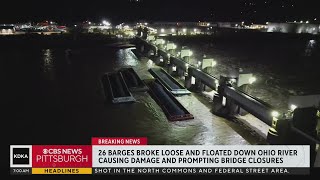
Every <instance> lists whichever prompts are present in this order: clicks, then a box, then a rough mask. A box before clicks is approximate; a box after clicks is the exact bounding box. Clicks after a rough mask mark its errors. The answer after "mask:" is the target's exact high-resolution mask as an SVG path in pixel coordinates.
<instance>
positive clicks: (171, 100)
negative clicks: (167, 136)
mask: <svg viewBox="0 0 320 180" xmlns="http://www.w3.org/2000/svg"><path fill="white" fill-rule="evenodd" d="M145 82H146V84H147V86H148V87H149V93H150V95H151V97H152V98H153V99H154V100H155V101H156V102H157V103H158V105H159V106H160V107H161V108H162V110H163V112H164V113H165V115H166V116H167V118H168V119H169V120H170V121H182V120H188V119H194V117H193V115H192V114H190V113H189V112H188V110H187V109H186V108H184V107H183V106H182V104H180V102H179V101H178V100H177V99H176V98H175V97H174V95H172V94H171V93H170V92H169V91H168V89H166V88H165V87H164V85H163V84H162V83H161V82H160V81H159V80H158V79H155V80H146V81H145Z"/></svg>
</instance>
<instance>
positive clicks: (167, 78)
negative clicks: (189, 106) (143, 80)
mask: <svg viewBox="0 0 320 180" xmlns="http://www.w3.org/2000/svg"><path fill="white" fill-rule="evenodd" d="M149 72H150V73H151V74H152V76H153V77H155V78H156V79H159V81H161V83H162V84H163V85H164V86H165V87H166V88H167V89H168V90H169V91H170V92H171V93H172V94H174V95H185V94H191V92H190V91H188V90H187V89H186V88H185V87H183V86H182V85H181V84H179V82H178V81H176V80H175V79H174V78H173V77H172V76H171V75H170V74H168V73H167V72H166V71H165V70H164V69H162V68H151V69H149Z"/></svg>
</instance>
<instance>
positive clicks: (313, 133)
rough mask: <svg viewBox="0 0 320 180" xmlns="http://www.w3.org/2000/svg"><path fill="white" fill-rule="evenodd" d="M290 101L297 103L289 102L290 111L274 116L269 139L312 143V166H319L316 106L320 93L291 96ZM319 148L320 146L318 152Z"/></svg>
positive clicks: (281, 141)
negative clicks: (283, 114) (317, 157)
mask: <svg viewBox="0 0 320 180" xmlns="http://www.w3.org/2000/svg"><path fill="white" fill-rule="evenodd" d="M310 99H312V100H310ZM289 102H290V103H295V104H289V106H290V108H291V110H290V111H289V113H287V114H286V115H285V116H278V117H273V119H272V126H271V128H270V129H269V131H268V135H267V141H268V143H269V144H278V145H310V160H311V161H310V166H311V167H313V166H318V165H317V163H319V162H317V161H316V156H317V152H316V144H320V141H319V139H318V134H317V123H318V119H319V118H320V117H319V110H318V109H317V108H316V107H317V105H319V102H320V95H307V96H294V97H290V99H289ZM319 150H320V148H319V149H318V153H319ZM318 156H319V154H318ZM318 160H320V159H318Z"/></svg>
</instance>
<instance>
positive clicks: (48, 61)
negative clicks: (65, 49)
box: [42, 49, 55, 80]
mask: <svg viewBox="0 0 320 180" xmlns="http://www.w3.org/2000/svg"><path fill="white" fill-rule="evenodd" d="M42 58H43V73H44V76H45V78H46V79H48V80H53V79H54V78H55V72H54V60H53V59H54V58H53V55H52V50H51V49H44V50H42Z"/></svg>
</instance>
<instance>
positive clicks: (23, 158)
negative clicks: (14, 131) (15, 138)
mask: <svg viewBox="0 0 320 180" xmlns="http://www.w3.org/2000/svg"><path fill="white" fill-rule="evenodd" d="M31 155H32V146H31V145H11V146H10V167H32V164H31V162H32V156H31Z"/></svg>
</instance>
